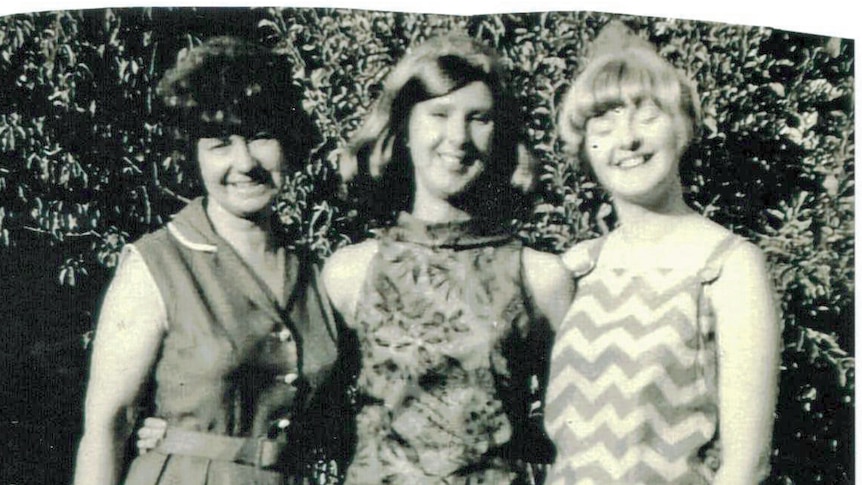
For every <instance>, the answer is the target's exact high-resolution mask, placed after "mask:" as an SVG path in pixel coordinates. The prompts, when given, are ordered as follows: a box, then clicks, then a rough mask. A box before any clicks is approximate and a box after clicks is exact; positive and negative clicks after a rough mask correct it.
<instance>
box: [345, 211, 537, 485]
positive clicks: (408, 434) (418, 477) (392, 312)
mask: <svg viewBox="0 0 862 485" xmlns="http://www.w3.org/2000/svg"><path fill="white" fill-rule="evenodd" d="M521 252H522V247H521V245H520V243H518V242H517V241H515V240H513V238H512V237H511V235H510V234H509V233H508V232H507V231H506V230H504V229H503V228H500V227H499V226H491V225H488V226H483V225H481V224H478V223H475V222H468V223H457V224H451V223H450V224H436V225H429V224H425V223H423V222H420V221H418V220H416V219H414V218H412V217H410V216H408V215H406V214H402V216H401V217H400V219H399V222H398V225H397V226H395V227H392V228H389V229H387V230H384V231H381V232H380V233H379V235H378V251H377V253H376V255H375V257H374V258H373V260H372V262H371V264H370V267H369V270H368V274H367V276H366V280H365V282H364V285H363V289H362V293H361V297H360V299H359V302H358V305H357V310H356V315H355V319H354V322H355V326H356V333H357V337H358V339H359V347H360V353H361V357H360V359H361V363H360V370H359V377H358V397H359V402H360V410H359V414H358V418H357V424H356V426H357V450H356V454H355V457H354V459H353V462H352V464H351V466H350V468H349V469H348V471H347V478H346V483H348V484H372V483H373V484H410V485H421V484H474V483H489V484H495V485H497V484H517V483H531V481H533V477H532V472H533V467H532V466H531V463H538V462H547V461H549V460H550V458H551V455H552V453H553V452H552V451H551V450H552V447H551V445H550V444H549V440H548V438H547V437H546V436H545V434H544V433H543V432H542V431H541V429H542V427H541V424H540V423H541V417H540V416H539V411H540V409H541V403H540V402H539V401H538V396H540V395H541V394H540V385H539V383H540V382H545V378H546V375H545V369H546V368H547V362H546V358H547V357H546V356H547V355H548V354H549V352H548V351H549V343H550V330H549V327H548V324H547V322H546V320H545V319H544V318H541V317H539V316H537V314H536V313H535V311H534V309H533V307H532V305H531V302H530V301H529V296H528V292H527V291H526V290H525V287H524V284H523V276H522V268H521Z"/></svg>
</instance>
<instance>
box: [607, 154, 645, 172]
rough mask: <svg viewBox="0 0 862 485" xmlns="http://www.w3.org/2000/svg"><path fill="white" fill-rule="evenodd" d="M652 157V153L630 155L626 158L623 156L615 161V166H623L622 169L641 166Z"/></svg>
mask: <svg viewBox="0 0 862 485" xmlns="http://www.w3.org/2000/svg"><path fill="white" fill-rule="evenodd" d="M650 158H652V155H635V156H629V157H625V158H622V159H620V160H617V161H616V162H614V163H613V166H614V167H617V168H622V169H628V168H635V167H639V166H641V165H643V164H645V163H647V162H649V159H650Z"/></svg>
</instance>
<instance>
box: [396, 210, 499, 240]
mask: <svg viewBox="0 0 862 485" xmlns="http://www.w3.org/2000/svg"><path fill="white" fill-rule="evenodd" d="M381 232H382V233H383V234H385V235H387V236H388V237H389V238H391V239H392V240H394V241H401V242H410V243H415V244H421V245H423V246H430V247H434V248H453V249H466V248H471V247H477V246H487V245H494V244H499V243H502V242H505V241H508V240H510V239H512V231H511V230H509V229H508V228H507V227H505V226H504V225H502V224H500V223H499V222H496V221H488V220H485V219H470V220H468V221H457V222H439V223H432V222H427V221H423V220H421V219H417V218H415V217H413V216H412V215H410V214H408V213H406V212H402V213H401V214H399V216H398V221H397V222H396V224H395V226H393V227H389V228H386V229H383V230H382V231H381Z"/></svg>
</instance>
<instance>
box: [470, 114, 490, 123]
mask: <svg viewBox="0 0 862 485" xmlns="http://www.w3.org/2000/svg"><path fill="white" fill-rule="evenodd" d="M470 121H474V122H476V123H481V124H483V125H486V124H488V123H490V122H491V115H489V114H488V113H477V114H474V115H472V116H470Z"/></svg>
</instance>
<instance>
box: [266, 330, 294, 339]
mask: <svg viewBox="0 0 862 485" xmlns="http://www.w3.org/2000/svg"><path fill="white" fill-rule="evenodd" d="M271 335H272V336H273V338H276V339H278V341H279V342H293V333H291V331H290V330H289V329H287V328H283V329H281V330H279V331H278V332H272V334H271Z"/></svg>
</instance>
